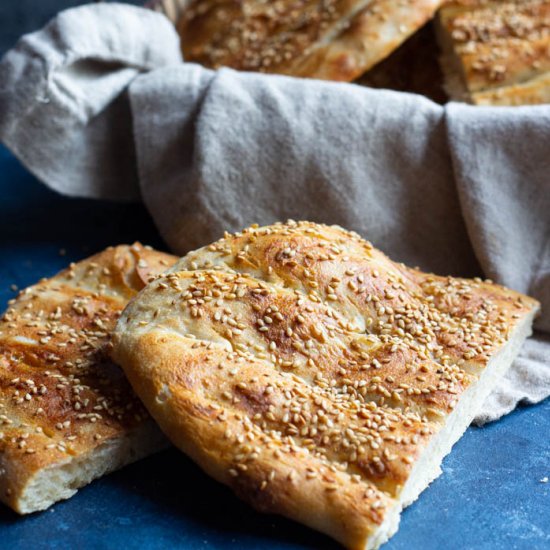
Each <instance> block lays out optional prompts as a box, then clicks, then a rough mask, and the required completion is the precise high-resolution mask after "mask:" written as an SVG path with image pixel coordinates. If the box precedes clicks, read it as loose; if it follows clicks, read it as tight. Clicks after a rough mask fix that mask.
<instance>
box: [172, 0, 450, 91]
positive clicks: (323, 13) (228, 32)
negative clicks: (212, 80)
mask: <svg viewBox="0 0 550 550" xmlns="http://www.w3.org/2000/svg"><path fill="white" fill-rule="evenodd" d="M441 3H442V0H405V1H403V2H396V1H395V0H323V1H320V0H279V1H277V2H272V1H265V0H242V1H235V0H191V1H190V2H189V3H188V5H187V6H186V8H185V9H184V10H183V11H182V14H181V16H180V18H179V21H178V23H177V27H178V31H179V33H180V36H181V44H182V50H183V55H184V58H185V59H186V60H187V61H194V62H197V63H201V64H203V65H205V66H207V67H212V68H218V67H222V66H227V67H233V68H235V69H240V70H245V71H262V72H269V73H280V74H287V75H293V76H302V77H311V78H321V79H325V80H341V81H351V80H354V79H355V78H357V77H358V76H360V75H361V74H363V73H364V72H365V71H367V70H368V69H370V68H371V67H372V66H374V65H375V64H376V63H378V62H379V61H381V60H382V59H384V58H385V57H386V56H388V55H389V54H390V53H391V52H392V51H393V50H395V49H396V48H397V47H398V46H399V45H400V44H401V43H402V42H403V41H404V40H406V38H407V37H409V36H410V35H411V34H412V33H414V32H415V31H416V30H417V29H418V28H420V27H421V26H422V25H423V24H424V23H426V21H428V20H429V19H430V18H431V17H432V16H433V14H434V13H435V11H436V10H437V8H438V7H439V6H440V5H441Z"/></svg>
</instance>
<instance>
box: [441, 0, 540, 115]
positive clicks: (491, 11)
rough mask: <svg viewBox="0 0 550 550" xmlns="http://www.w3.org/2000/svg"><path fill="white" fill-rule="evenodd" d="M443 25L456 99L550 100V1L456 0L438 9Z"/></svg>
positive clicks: (446, 66)
mask: <svg viewBox="0 0 550 550" xmlns="http://www.w3.org/2000/svg"><path fill="white" fill-rule="evenodd" d="M438 29H439V31H438V35H439V39H440V44H441V47H442V50H443V56H442V69H443V72H444V73H445V80H446V90H447V92H448V93H449V95H450V96H451V97H452V99H455V100H458V101H467V102H470V103H474V104H477V105H532V104H538V103H549V102H550V1H548V0H501V1H487V0H452V1H450V2H448V3H446V4H445V5H444V7H443V8H441V10H440V12H439V14H438Z"/></svg>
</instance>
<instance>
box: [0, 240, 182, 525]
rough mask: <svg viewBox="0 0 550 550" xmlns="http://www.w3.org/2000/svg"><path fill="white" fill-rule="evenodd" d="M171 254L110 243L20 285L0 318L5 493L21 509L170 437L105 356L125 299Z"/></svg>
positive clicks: (0, 447) (0, 448)
mask: <svg viewBox="0 0 550 550" xmlns="http://www.w3.org/2000/svg"><path fill="white" fill-rule="evenodd" d="M174 261H175V258H174V257H173V256H169V255H168V254H163V253H161V252H156V251H154V250H151V249H148V248H144V247H142V246H141V245H139V244H134V245H132V246H118V247H116V248H109V249H107V250H105V251H104V252H101V253H100V254H97V255H96V256H93V257H91V258H88V259H87V260H84V261H82V262H79V263H77V264H73V265H71V266H70V267H69V268H68V269H66V270H65V271H62V272H61V273H59V274H58V275H56V276H55V277H53V278H51V279H43V280H42V281H40V282H39V283H38V284H36V285H34V286H31V287H29V288H27V289H25V290H23V291H22V292H21V293H20V295H19V296H18V297H17V298H15V299H14V300H12V301H11V302H10V304H9V307H8V310H7V311H6V312H5V314H4V316H3V317H2V319H1V320H0V499H1V500H2V501H3V502H4V503H6V504H7V505H8V506H11V507H12V508H13V509H14V510H15V511H16V512H19V513H20V514H27V513H30V512H35V511H37V510H44V509H45V508H47V507H48V506H50V505H51V504H53V503H54V502H56V501H58V500H61V499H65V498H69V497H70V496H72V495H73V494H74V493H75V492H76V491H77V489H78V488H79V487H81V486H83V485H85V484H87V483H89V482H90V481H91V480H92V479H95V478H97V477H100V476H101V475H103V474H105V473H107V472H111V471H113V470H115V469H117V468H120V467H121V466H123V465H125V464H127V463H129V462H133V461H134V460H137V459H139V458H141V457H143V456H146V455H148V454H150V453H152V452H154V451H156V450H158V449H160V448H162V447H163V446H165V445H166V441H165V439H164V438H163V437H162V435H161V433H160V431H159V430H158V429H157V427H156V425H155V424H154V423H153V421H152V420H151V418H150V417H149V415H148V414H147V412H146V411H145V409H144V408H143V406H142V405H141V403H140V402H139V400H138V399H137V398H136V396H135V395H134V394H133V392H132V391H131V388H130V386H129V385H128V383H127V381H126V380H125V378H124V376H123V374H122V372H121V371H120V369H119V368H118V367H115V366H114V365H113V364H112V363H111V362H110V361H109V360H108V358H107V351H108V349H109V344H110V333H111V331H112V329H113V327H114V325H115V322H116V320H117V318H118V315H119V313H120V312H121V311H122V309H123V308H124V306H125V305H126V303H127V302H128V300H129V299H130V298H131V297H133V296H134V295H135V294H137V292H138V290H140V289H141V288H143V287H144V286H145V284H146V283H147V281H148V279H149V277H150V276H152V275H156V274H158V273H160V272H162V271H164V270H166V269H167V267H168V266H171V265H172V264H173V263H174Z"/></svg>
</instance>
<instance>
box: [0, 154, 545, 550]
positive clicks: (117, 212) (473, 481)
mask: <svg viewBox="0 0 550 550" xmlns="http://www.w3.org/2000/svg"><path fill="white" fill-rule="evenodd" d="M136 239H139V240H141V241H142V242H144V243H147V244H151V245H153V246H157V247H161V248H162V247H163V244H162V242H161V241H160V239H159V237H158V235H157V233H156V231H155V228H154V226H153V223H152V221H151V219H150V218H149V216H148V214H147V212H146V211H145V209H144V208H143V207H142V206H140V205H117V204H112V203H106V202H99V201H86V200H75V199H68V198H64V197H60V196H58V195H56V194H55V193H53V192H51V191H49V190H47V189H46V188H45V187H43V186H42V185H40V184H39V183H38V182H37V181H36V179H35V178H34V177H32V176H31V175H30V174H29V173H28V172H26V171H25V170H24V169H23V168H22V167H21V165H20V164H19V163H18V161H17V160H16V159H15V158H13V156H11V155H10V154H9V153H8V151H6V150H5V149H3V148H1V146H0V303H1V305H2V307H3V306H4V305H5V303H6V302H7V300H8V299H9V298H10V297H12V296H13V295H14V292H13V291H12V290H11V289H10V286H11V285H12V284H16V285H17V286H18V287H20V288H22V287H24V286H26V285H29V284H32V283H33V282H35V281H36V280H37V279H39V278H40V277H43V276H49V275H53V274H54V273H55V272H56V271H57V270H59V269H61V268H62V267H64V266H65V265H66V264H67V263H68V261H70V260H79V259H81V258H83V257H85V256H87V255H88V254H90V253H92V252H95V251H98V250H100V249H102V248H103V247H105V246H107V245H109V244H115V243H120V242H132V241H134V240H136ZM60 249H65V250H66V255H64V256H61V255H60V254H59V251H60ZM443 470H444V473H443V475H442V476H441V477H440V478H439V479H437V480H436V481H435V482H434V483H433V484H432V485H431V486H430V488H429V489H428V490H427V491H426V492H425V493H424V494H423V495H422V496H421V497H420V499H419V500H418V501H417V502H416V503H415V504H414V505H412V506H411V507H410V508H409V509H407V510H406V511H405V513H404V514H403V518H402V523H401V529H400V530H399V532H398V534H397V535H396V536H395V537H394V538H393V539H392V540H391V541H390V543H389V544H388V545H387V546H386V547H385V548H387V550H411V549H422V550H439V549H442V548H447V549H476V550H489V549H491V550H499V549H502V550H511V549H521V550H538V549H548V548H550V483H546V484H543V483H540V479H542V478H543V477H545V476H550V401H548V400H547V401H546V402H544V403H542V404H540V405H537V406H533V407H528V408H520V409H519V410H518V411H516V412H514V413H512V414H511V415H509V416H507V417H506V418H504V419H502V420H501V421H500V422H497V423H495V424H492V425H489V426H487V427H485V428H482V429H476V428H470V429H469V430H468V431H467V432H466V434H465V436H464V437H463V438H462V439H461V440H460V441H459V443H458V444H457V445H456V447H455V448H454V450H453V452H452V453H451V454H450V455H449V456H448V457H447V459H446V460H445V462H444V466H443ZM120 547H125V548H126V549H128V550H130V549H147V550H149V549H161V548H170V549H171V548H182V549H183V548H185V549H194V548H219V549H222V548H235V549H237V548H238V549H252V548H267V549H270V550H272V549H273V550H275V549H283V548H286V549H298V548H311V549H313V548H336V546H335V545H334V543H332V542H331V541H330V540H329V539H327V538H325V537H323V536H321V535H318V534H316V533H314V532H313V531H309V530H308V529H306V528H303V527H300V526H298V525H295V524H293V523H292V522H290V521H286V520H284V519H281V518H276V517H270V516H264V515H260V514H257V513H255V512H254V511H253V510H251V509H249V508H248V507H247V506H246V505H244V504H243V503H241V502H240V501H238V500H237V499H236V498H235V497H233V496H232V494H231V493H230V492H229V491H228V490H227V489H225V488H224V487H222V486H219V485H218V484H216V483H215V482H213V481H211V480H210V479H209V478H207V477H206V476H205V475H204V474H202V472H201V471H200V470H199V469H198V468H197V467H196V466H195V465H194V464H192V463H191V462H190V461H189V460H187V459H186V458H185V457H184V456H183V455H181V454H180V453H178V452H176V451H175V450H170V451H166V452H163V453H161V454H159V455H157V456H155V457H152V458H149V459H147V460H144V461H142V462H140V463H138V464H135V465H132V466H129V467H127V468H125V469H124V470H122V471H120V472H117V473H115V474H112V475H110V476H108V477H106V478H104V479H101V480H99V481H96V482H94V483H93V484H92V485H90V486H88V487H86V488H84V489H83V490H81V491H80V492H79V493H78V494H77V495H76V496H75V497H73V498H72V499H71V500H69V501H67V502H63V503H60V504H57V505H56V506H54V507H53V508H52V509H51V510H50V511H47V512H44V513H40V514H35V515H32V516H30V517H25V518H19V517H17V516H16V515H15V514H14V513H13V512H11V511H10V510H8V509H6V508H4V507H2V506H1V505H0V548H6V549H10V550H12V549H13V550H16V549H25V550H26V549H27V548H29V549H31V548H32V549H42V548H48V549H49V548H56V549H57V548H59V549H83V550H88V549H90V550H99V549H114V548H120Z"/></svg>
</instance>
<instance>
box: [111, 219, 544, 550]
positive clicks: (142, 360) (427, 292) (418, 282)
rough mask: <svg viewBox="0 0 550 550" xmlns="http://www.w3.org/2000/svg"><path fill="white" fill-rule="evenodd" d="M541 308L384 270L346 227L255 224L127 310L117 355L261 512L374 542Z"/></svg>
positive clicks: (415, 491)
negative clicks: (256, 225) (276, 514)
mask: <svg viewBox="0 0 550 550" xmlns="http://www.w3.org/2000/svg"><path fill="white" fill-rule="evenodd" d="M537 310H538V303H537V302H536V301H535V300H533V299H531V298H529V297H527V296H523V295H521V294H519V293H517V292H514V291H511V290H508V289H505V288H503V287H501V286H498V285H496V284H493V283H491V282H489V281H485V282H483V281H481V280H479V279H476V280H470V279H457V278H452V277H438V276H436V275H432V274H427V273H422V272H420V271H418V270H415V269H410V268H407V267H405V266H404V265H402V264H399V263H396V262H393V261H391V260H390V259H389V258H387V257H386V256H385V255H384V254H383V253H381V252H380V251H378V250H376V249H375V248H374V247H373V246H372V245H371V244H370V243H368V242H366V241H364V240H363V239H361V238H360V237H359V236H358V235H357V234H355V233H350V232H347V231H345V230H343V229H341V228H339V227H335V226H332V227H328V226H323V225H317V224H313V223H308V222H300V223H296V222H288V223H286V224H276V225H273V226H269V227H261V228H258V227H251V228H248V229H246V230H244V231H243V232H241V233H237V234H235V235H229V234H228V235H226V236H225V237H224V238H223V239H221V240H220V241H217V242H216V243H213V244H211V245H209V246H207V247H205V248H202V249H199V250H197V251H195V252H191V253H189V254H188V255H187V256H185V257H184V258H182V259H181V260H180V261H179V262H178V263H177V264H176V265H175V266H174V268H173V269H172V270H171V272H170V273H167V274H165V275H162V276H160V277H158V278H157V279H156V280H154V281H153V282H151V283H150V284H149V285H148V286H147V287H146V288H145V289H144V290H143V291H142V292H141V293H140V294H139V296H138V297H137V298H136V299H134V300H133V301H132V302H131V303H130V304H129V306H128V307H127V308H126V309H125V311H124V313H123V314H122V316H121V318H120V320H119V322H118V324H117V328H116V330H115V334H114V339H113V341H114V350H113V353H114V357H115V359H116V361H117V363H118V364H120V365H121V366H122V368H123V369H124V371H125V373H126V375H127V377H128V379H129V380H130V382H131V384H132V386H133V387H134V389H135V391H136V393H137V394H138V396H139V397H140V398H141V399H142V401H143V403H144V404H145V406H146V407H147V409H148V410H149V412H150V413H151V415H152V416H153V418H154V419H155V420H156V421H157V422H158V424H159V426H160V427H161V428H162V429H163V431H164V432H165V433H166V434H167V436H168V437H169V438H170V439H171V441H172V442H173V443H174V444H175V445H177V446H178V447H179V448H180V449H181V450H182V451H184V452H185V453H186V454H187V455H189V456H190V457H191V458H192V459H193V460H194V461H196V462H197V464H199V465H200V466H201V467H202V468H203V469H204V470H205V471H206V472H207V473H208V474H210V475H211V476H212V477H214V478H215V479H217V480H218V481H220V482H222V483H225V484H226V485H228V486H230V487H231V488H232V489H233V490H234V491H235V492H236V493H237V494H238V495H239V496H240V497H242V498H243V499H244V500H246V501H247V502H249V503H250V504H252V505H253V506H254V507H255V508H257V509H258V510H261V511H265V512H270V513H278V514H282V515H285V516H287V517H289V518H292V519H295V520H297V521H300V522H302V523H304V524H306V525H309V526H310V527H313V528H315V529H318V530H319V531H322V532H324V533H327V534H328V535H330V536H332V537H334V538H335V539H336V540H338V541H340V542H341V543H342V544H344V545H345V546H347V547H349V548H377V547H378V546H379V545H380V544H382V543H383V542H385V541H386V540H387V539H388V538H389V537H390V536H391V535H392V534H393V533H395V531H396V530H397V527H398V521H399V514H400V512H401V509H402V508H403V507H404V506H406V505H408V504H410V503H411V502H412V501H414V500H415V499H416V498H417V496H418V495H419V493H420V492H421V491H422V490H423V489H424V488H425V487H426V486H427V485H428V484H429V483H430V482H431V481H432V480H433V479H434V478H435V477H437V476H438V475H439V474H440V473H441V471H440V463H441V460H442V458H443V457H444V456H445V455H446V454H447V453H448V452H449V451H450V449H451V447H452V445H453V444H454V443H455V441H456V440H457V439H458V438H459V437H460V435H461V434H462V433H463V432H464V430H465V429H466V428H467V426H468V425H469V424H470V422H471V420H472V419H473V417H474V415H475V414H476V411H477V410H478V408H479V407H480V406H481V404H482V402H483V400H484V399H485V397H486V396H487V395H488V393H489V392H490V391H491V389H492V388H493V387H494V385H495V383H496V381H497V380H498V379H499V378H500V377H501V376H502V375H503V374H504V372H505V371H506V369H507V368H508V366H509V365H510V364H511V362H512V360H513V358H514V356H515V355H516V353H517V352H518V350H519V348H520V346H521V344H522V342H523V341H524V339H525V338H526V337H527V336H528V335H529V334H530V331H531V323H532V319H533V317H534V315H535V314H536V312H537Z"/></svg>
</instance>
